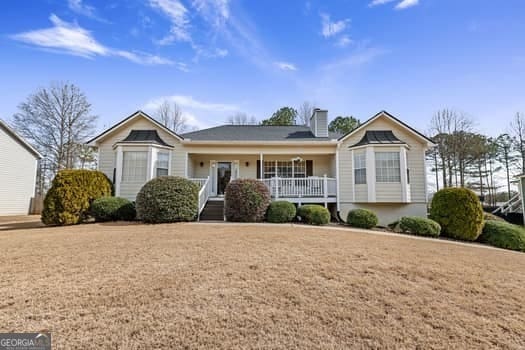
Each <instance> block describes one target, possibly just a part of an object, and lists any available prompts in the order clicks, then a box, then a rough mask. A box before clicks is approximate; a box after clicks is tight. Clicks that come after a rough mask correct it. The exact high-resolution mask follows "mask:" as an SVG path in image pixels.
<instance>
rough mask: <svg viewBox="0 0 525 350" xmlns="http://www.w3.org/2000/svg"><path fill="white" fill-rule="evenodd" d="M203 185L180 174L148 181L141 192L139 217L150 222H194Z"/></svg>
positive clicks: (137, 207) (137, 204) (138, 205)
mask: <svg viewBox="0 0 525 350" xmlns="http://www.w3.org/2000/svg"><path fill="white" fill-rule="evenodd" d="M198 203H199V185H197V184H195V183H193V182H191V181H190V180H188V179H185V178H182V177H177V176H161V177H157V178H155V179H153V180H150V181H148V182H147V183H146V184H145V185H144V186H142V188H141V189H140V191H139V193H138V194H137V200H136V202H135V207H136V210H137V218H138V219H139V220H142V221H144V222H146V223H150V224H158V223H163V222H180V221H193V220H195V218H196V217H197V211H198V206H199V204H198Z"/></svg>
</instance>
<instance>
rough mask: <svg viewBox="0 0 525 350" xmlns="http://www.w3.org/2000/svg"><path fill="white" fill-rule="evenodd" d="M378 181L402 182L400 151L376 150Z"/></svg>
mask: <svg viewBox="0 0 525 350" xmlns="http://www.w3.org/2000/svg"><path fill="white" fill-rule="evenodd" d="M376 182H401V162H400V160H399V152H376Z"/></svg>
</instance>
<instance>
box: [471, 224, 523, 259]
mask: <svg viewBox="0 0 525 350" xmlns="http://www.w3.org/2000/svg"><path fill="white" fill-rule="evenodd" d="M478 241H479V242H482V243H487V244H490V245H492V246H495V247H498V248H504V249H511V250H517V251H520V252H525V229H524V228H523V227H521V226H518V225H513V224H510V223H508V222H501V221H493V220H490V221H487V222H485V226H484V227H483V233H482V234H481V235H480V236H479V238H478Z"/></svg>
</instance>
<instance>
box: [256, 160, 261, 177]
mask: <svg viewBox="0 0 525 350" xmlns="http://www.w3.org/2000/svg"><path fill="white" fill-rule="evenodd" d="M255 178H256V179H260V178H262V176H261V160H260V159H257V174H255Z"/></svg>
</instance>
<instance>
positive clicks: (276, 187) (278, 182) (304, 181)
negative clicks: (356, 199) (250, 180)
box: [260, 176, 337, 198]
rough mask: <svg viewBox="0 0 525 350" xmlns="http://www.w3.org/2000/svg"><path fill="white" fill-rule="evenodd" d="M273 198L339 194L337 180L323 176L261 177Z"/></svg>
mask: <svg viewBox="0 0 525 350" xmlns="http://www.w3.org/2000/svg"><path fill="white" fill-rule="evenodd" d="M260 181H262V182H263V183H264V184H265V185H266V186H268V188H269V190H270V194H271V196H272V197H273V198H328V197H335V196H336V195H337V182H336V181H337V180H336V179H334V178H329V177H326V176H323V177H302V178H284V177H273V178H270V179H261V180H260Z"/></svg>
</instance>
